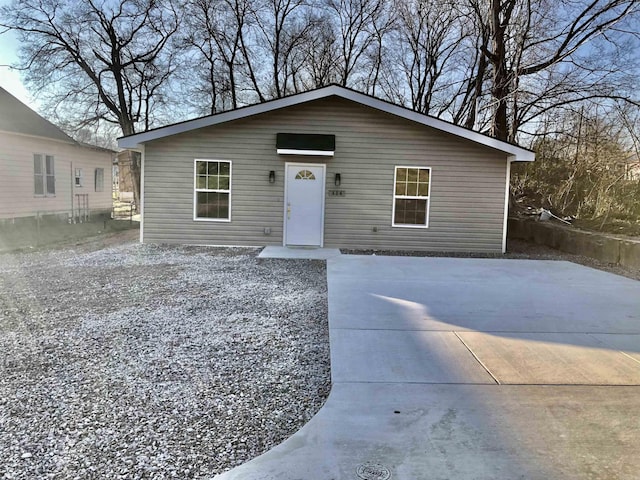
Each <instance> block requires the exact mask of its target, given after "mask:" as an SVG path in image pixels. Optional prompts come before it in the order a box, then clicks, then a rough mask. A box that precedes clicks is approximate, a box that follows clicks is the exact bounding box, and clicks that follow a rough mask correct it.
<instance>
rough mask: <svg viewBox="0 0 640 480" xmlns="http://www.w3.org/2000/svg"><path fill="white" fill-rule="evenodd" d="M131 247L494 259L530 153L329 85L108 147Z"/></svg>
mask: <svg viewBox="0 0 640 480" xmlns="http://www.w3.org/2000/svg"><path fill="white" fill-rule="evenodd" d="M118 143H119V146H120V147H122V148H129V149H134V150H139V151H141V152H142V185H141V191H142V195H141V197H142V199H141V208H142V225H141V230H140V240H141V241H143V242H151V243H181V244H193V245H247V246H262V245H288V246H317V247H343V248H366V249H397V250H432V251H446V252H487V253H499V252H504V251H505V247H506V234H507V205H508V194H509V175H510V167H511V163H512V162H517V161H525V162H530V161H533V160H534V153H533V152H531V151H530V150H526V149H523V148H521V147H518V146H516V145H513V144H510V143H506V142H502V141H500V140H496V139H495V138H491V137H488V136H485V135H482V134H480V133H477V132H474V131H471V130H467V129H465V128H462V127H459V126H456V125H453V124H451V123H448V122H445V121H442V120H439V119H436V118H433V117H430V116H427V115H423V114H420V113H416V112H414V111H412V110H409V109H406V108H403V107H400V106H397V105H394V104H391V103H388V102H385V101H383V100H379V99H376V98H373V97H370V96H368V95H364V94H362V93H358V92H355V91H353V90H349V89H346V88H343V87H340V86H337V85H331V86H328V87H323V88H319V89H317V90H312V91H309V92H305V93H300V94H296V95H292V96H289V97H285V98H280V99H277V100H272V101H269V102H265V103H261V104H257V105H251V106H247V107H243V108H239V109H236V110H232V111H227V112H224V113H219V114H215V115H211V116H207V117H202V118H197V119H194V120H189V121H186V122H182V123H176V124H173V125H169V126H166V127H162V128H158V129H154V130H149V131H146V132H143V133H138V134H135V135H130V136H127V137H122V138H120V139H119V140H118Z"/></svg>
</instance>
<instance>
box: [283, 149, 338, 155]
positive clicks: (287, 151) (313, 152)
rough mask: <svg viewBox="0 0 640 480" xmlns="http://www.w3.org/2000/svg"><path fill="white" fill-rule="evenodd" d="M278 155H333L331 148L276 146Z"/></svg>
mask: <svg viewBox="0 0 640 480" xmlns="http://www.w3.org/2000/svg"><path fill="white" fill-rule="evenodd" d="M276 152H277V153H278V155H314V156H320V157H333V154H334V152H333V151H332V150H295V149H292V148H278V149H277V150H276Z"/></svg>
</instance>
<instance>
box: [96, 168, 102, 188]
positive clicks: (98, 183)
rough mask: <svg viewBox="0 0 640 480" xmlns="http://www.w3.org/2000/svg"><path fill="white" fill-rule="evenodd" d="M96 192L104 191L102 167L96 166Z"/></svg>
mask: <svg viewBox="0 0 640 480" xmlns="http://www.w3.org/2000/svg"><path fill="white" fill-rule="evenodd" d="M94 183H95V187H96V192H102V191H104V168H96V171H95V174H94Z"/></svg>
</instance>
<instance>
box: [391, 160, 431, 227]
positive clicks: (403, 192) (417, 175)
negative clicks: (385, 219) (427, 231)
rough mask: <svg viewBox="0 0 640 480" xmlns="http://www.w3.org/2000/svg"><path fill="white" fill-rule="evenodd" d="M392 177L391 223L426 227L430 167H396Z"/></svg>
mask: <svg viewBox="0 0 640 480" xmlns="http://www.w3.org/2000/svg"><path fill="white" fill-rule="evenodd" d="M394 177H395V178H394V192H393V223H392V225H393V226H394V227H413V228H427V227H428V226H429V193H430V190H431V168H428V167H396V170H395V176H394Z"/></svg>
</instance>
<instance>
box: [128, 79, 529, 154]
mask: <svg viewBox="0 0 640 480" xmlns="http://www.w3.org/2000/svg"><path fill="white" fill-rule="evenodd" d="M332 95H335V96H337V97H340V98H344V99H347V100H351V101H353V102H356V103H359V104H361V105H366V106H368V107H371V108H374V109H376V110H381V111H383V112H387V113H390V114H392V115H396V116H398V117H401V118H405V119H407V120H411V121H413V122H416V123H420V124H422V125H426V126H428V127H431V128H435V129H437V130H440V131H443V132H446V133H450V134H452V135H455V136H457V137H461V138H465V139H467V140H471V141H473V142H476V143H478V144H480V145H485V146H487V147H490V148H494V149H496V150H498V151H501V152H504V153H507V154H508V155H510V156H512V157H513V160H511V159H510V160H509V161H518V162H532V161H534V160H535V153H534V152H531V151H530V150H527V149H524V148H521V147H518V146H517V145H513V144H511V143H507V142H503V141H501V140H498V139H496V138H493V137H489V136H487V135H483V134H481V133H478V132H474V131H473V130H468V129H466V128H462V127H459V126H457V125H454V124H452V123H448V122H445V121H443V120H439V119H437V118H434V117H430V116H428V115H424V114H422V113H418V112H414V111H413V110H409V109H407V108H404V107H400V106H398V105H394V104H392V103H389V102H385V101H383V100H379V99H377V98H374V97H370V96H368V95H365V94H363V93H359V92H356V91H353V90H349V89H348V88H343V87H341V86H339V85H329V86H328V87H324V88H319V89H317V90H311V91H309V92H303V93H299V94H296V95H292V96H290V97H285V98H279V99H276V100H271V101H268V102H264V103H259V104H257V105H250V106H247V107H242V108H239V109H237V110H231V111H228V112H223V113H218V114H215V115H210V116H208V117H202V118H196V119H195V120H188V121H186V122H182V123H176V124H174V125H168V126H166V127H162V128H158V129H156V130H151V131H149V132H143V133H138V134H135V135H131V136H129V137H122V138H119V139H118V146H119V147H121V148H136V147H137V148H140V144H143V143H145V142H149V141H152V140H157V139H159V138H163V137H168V136H170V135H177V134H179V133H184V132H188V131H191V130H196V129H198V128H204V127H210V126H212V125H217V124H220V123H225V122H230V121H233V120H239V119H242V118H246V117H250V116H252V115H259V114H261V113H266V112H271V111H274V110H278V109H280V108H286V107H291V106H294V105H299V104H301V103H306V102H310V101H313V100H319V99H322V98H327V97H330V96H332Z"/></svg>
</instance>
